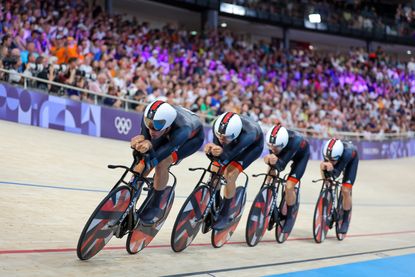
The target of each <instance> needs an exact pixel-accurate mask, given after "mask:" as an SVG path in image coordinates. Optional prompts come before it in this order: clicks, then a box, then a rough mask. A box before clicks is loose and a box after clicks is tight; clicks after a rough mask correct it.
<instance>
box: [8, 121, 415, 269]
mask: <svg viewBox="0 0 415 277" xmlns="http://www.w3.org/2000/svg"><path fill="white" fill-rule="evenodd" d="M0 134H1V136H0V142H1V143H0V153H1V156H0V168H1V169H0V223H1V227H2V231H1V233H0V276H88V277H92V276H160V275H174V274H178V275H184V274H186V273H188V274H190V273H194V275H202V276H203V275H204V276H225V275H226V276H236V275H238V276H258V275H266V274H276V273H283V272H290V271H298V270H302V269H308V268H318V267H325V266H329V265H334V264H344V263H350V262H354V261H362V260H369V259H377V258H381V257H385V256H392V255H400V254H407V253H415V181H414V180H415V158H406V159H400V160H379V161H362V162H361V163H360V165H359V171H358V178H357V183H356V186H355V189H354V208H353V209H354V210H353V219H352V223H351V228H350V232H349V233H350V235H349V236H348V237H347V238H346V240H344V241H343V242H339V241H337V239H335V238H333V235H334V233H333V231H331V232H330V233H329V234H330V235H331V237H332V238H330V239H327V240H326V241H325V242H324V243H322V244H316V243H314V242H313V240H312V232H311V226H312V215H313V211H314V204H315V201H316V199H317V196H318V192H319V189H320V186H319V185H316V184H312V183H311V180H312V179H315V178H317V177H319V176H318V162H316V161H310V162H309V164H308V168H307V171H306V174H305V176H304V178H303V183H302V191H301V208H300V213H299V217H298V220H297V223H296V225H295V227H294V231H293V233H292V235H291V239H290V240H289V241H287V242H285V243H284V244H282V245H280V244H277V243H276V242H275V240H274V232H273V231H272V232H268V233H267V234H266V236H265V238H264V240H265V241H263V242H262V243H260V244H259V245H257V246H256V247H254V248H250V247H248V246H247V245H246V244H245V224H246V217H247V214H248V211H249V208H250V205H251V203H252V199H253V198H254V196H255V194H256V193H257V191H258V188H259V186H260V180H254V179H252V178H251V179H250V183H249V187H248V201H247V205H246V207H245V212H244V216H243V219H242V221H241V223H240V225H239V226H238V228H237V230H236V232H235V234H234V236H233V237H232V239H231V244H228V245H225V246H224V247H223V248H221V249H214V248H212V247H211V246H210V233H209V234H207V235H202V234H199V236H198V237H197V238H196V240H195V241H194V245H193V246H191V247H189V248H188V249H187V250H186V251H184V252H183V253H180V254H176V253H174V252H173V251H172V250H171V249H170V245H169V244H170V234H171V229H172V226H173V223H174V220H175V218H176V216H177V213H178V210H179V208H180V207H181V205H182V203H183V201H184V200H185V198H186V196H187V195H188V194H189V193H190V192H191V190H192V188H193V186H194V185H195V182H196V181H197V178H198V176H196V175H193V173H189V171H188V170H187V168H188V167H190V166H206V165H207V164H208V162H207V159H206V158H205V157H204V155H202V154H201V153H197V154H195V155H193V156H192V157H190V158H188V159H186V160H185V161H183V162H182V163H181V164H180V165H179V166H177V167H175V168H174V169H173V172H174V173H175V174H176V176H177V177H178V180H179V182H178V185H177V190H176V199H175V203H174V205H173V209H172V211H171V213H170V216H169V218H168V220H167V222H166V223H165V225H164V226H163V229H162V230H161V231H160V233H159V234H158V236H157V237H156V238H155V240H154V241H153V242H152V243H151V244H150V246H149V247H148V248H146V249H144V250H143V251H142V252H141V253H139V254H137V255H135V256H131V255H129V254H127V252H126V251H125V248H124V246H125V238H123V239H121V240H119V239H115V238H114V239H113V240H112V241H111V242H110V243H109V245H108V246H109V247H108V249H107V250H106V251H102V252H101V253H99V254H98V255H97V256H96V257H94V258H92V259H91V260H89V261H87V262H82V261H79V260H78V259H77V257H76V253H75V247H76V243H77V240H78V237H79V234H80V232H81V230H82V228H83V226H84V224H85V222H86V220H87V219H88V217H89V215H90V214H91V213H92V211H93V210H94V208H95V206H96V205H97V204H98V203H99V202H100V201H101V199H102V198H103V197H104V196H105V195H106V191H108V190H109V189H110V188H111V187H112V186H113V183H114V182H115V181H116V180H117V178H118V177H119V172H117V171H112V170H109V169H107V168H106V165H107V164H110V163H113V164H127V165H129V164H130V161H131V151H130V149H129V144H128V143H127V142H120V141H115V140H107V139H100V138H94V137H87V136H82V135H74V134H68V133H64V132H60V131H54V130H47V129H41V128H38V127H31V126H24V125H19V124H16V123H10V122H6V121H0ZM264 168H265V167H264V164H263V162H262V161H257V162H255V163H254V164H253V165H252V166H251V167H250V168H249V169H248V170H247V173H249V175H251V174H252V173H259V172H262V171H263V170H264Z"/></svg>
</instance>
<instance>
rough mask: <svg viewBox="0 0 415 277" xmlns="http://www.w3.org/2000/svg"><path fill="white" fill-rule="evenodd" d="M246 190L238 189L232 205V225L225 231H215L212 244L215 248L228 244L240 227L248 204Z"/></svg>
mask: <svg viewBox="0 0 415 277" xmlns="http://www.w3.org/2000/svg"><path fill="white" fill-rule="evenodd" d="M245 192H246V190H245V188H244V187H237V188H236V191H235V197H234V198H233V201H232V203H231V207H230V209H231V212H230V214H231V217H233V220H232V223H230V225H229V226H228V227H227V228H225V229H223V230H213V231H212V237H211V242H212V245H213V247H215V248H220V247H222V246H223V245H224V244H225V243H227V242H228V241H229V240H230V238H231V237H232V235H233V233H234V232H235V229H236V227H238V224H239V221H240V220H241V217H242V212H243V210H244V207H245V202H246V193H245Z"/></svg>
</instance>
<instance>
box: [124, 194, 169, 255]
mask: <svg viewBox="0 0 415 277" xmlns="http://www.w3.org/2000/svg"><path fill="white" fill-rule="evenodd" d="M172 189H173V188H172V187H170V186H169V187H167V188H166V189H165V190H164V193H163V196H162V198H161V201H160V209H162V210H163V211H164V213H163V217H162V218H161V219H160V220H159V221H158V222H156V223H155V224H154V225H152V226H143V225H141V224H139V225H138V226H137V228H136V229H134V230H133V231H132V232H130V233H129V234H128V237H127V242H126V249H127V252H128V253H130V254H137V253H138V252H140V251H141V250H143V249H144V248H145V247H146V246H147V245H148V244H149V243H150V242H151V241H152V240H153V239H154V237H155V236H156V235H157V233H158V232H159V231H160V229H161V227H162V226H163V224H164V222H166V219H167V216H168V215H169V213H170V210H171V207H172V206H173V202H174V191H172Z"/></svg>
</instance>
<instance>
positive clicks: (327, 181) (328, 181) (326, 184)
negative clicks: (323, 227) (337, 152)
mask: <svg viewBox="0 0 415 277" xmlns="http://www.w3.org/2000/svg"><path fill="white" fill-rule="evenodd" d="M321 181H323V185H322V186H321V190H320V194H321V193H322V192H323V191H324V190H327V191H328V192H329V193H330V195H331V199H332V200H331V201H332V206H331V210H330V216H333V218H330V228H332V227H333V223H334V222H335V221H337V220H338V218H337V216H338V215H337V208H336V207H337V204H338V199H339V197H340V193H339V188H341V186H342V184H341V182H340V181H339V179H338V180H336V179H335V178H334V177H332V176H330V177H326V178H324V179H318V180H313V181H312V182H313V183H317V182H321ZM332 219H333V220H332Z"/></svg>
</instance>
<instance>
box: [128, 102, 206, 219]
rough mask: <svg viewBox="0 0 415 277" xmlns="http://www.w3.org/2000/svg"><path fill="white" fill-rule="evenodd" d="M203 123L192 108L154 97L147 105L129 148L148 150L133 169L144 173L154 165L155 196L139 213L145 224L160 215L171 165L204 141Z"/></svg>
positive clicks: (158, 217) (142, 151)
mask: <svg viewBox="0 0 415 277" xmlns="http://www.w3.org/2000/svg"><path fill="white" fill-rule="evenodd" d="M203 141H204V132H203V125H202V122H201V121H200V119H199V117H198V116H197V115H196V114H194V113H192V112H191V111H189V110H187V109H185V108H182V107H178V106H177V107H176V106H171V105H170V104H168V103H166V102H164V101H161V100H156V101H154V102H152V103H151V104H149V105H148V106H147V107H146V109H145V111H144V115H143V119H142V122H141V135H138V136H136V137H134V138H132V139H131V147H132V148H134V149H135V150H137V151H138V152H140V153H147V154H148V155H146V159H145V160H142V161H140V162H139V163H138V164H137V165H136V167H135V170H136V171H137V172H140V173H144V174H145V175H147V174H148V173H149V172H150V171H151V169H153V168H155V176H154V191H153V192H152V193H153V194H154V195H153V197H152V198H151V199H150V203H149V205H147V208H146V209H145V210H143V211H142V212H141V214H140V219H141V221H142V222H144V223H145V224H154V223H155V222H157V220H158V219H160V218H161V213H162V210H161V209H160V201H161V198H162V196H163V191H164V189H165V188H166V185H167V182H168V179H169V174H168V169H169V167H170V166H171V165H172V164H176V163H178V161H180V160H182V159H184V158H186V157H188V156H190V155H192V154H193V153H195V152H196V151H197V150H198V149H199V148H200V147H201V146H202V144H203Z"/></svg>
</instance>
